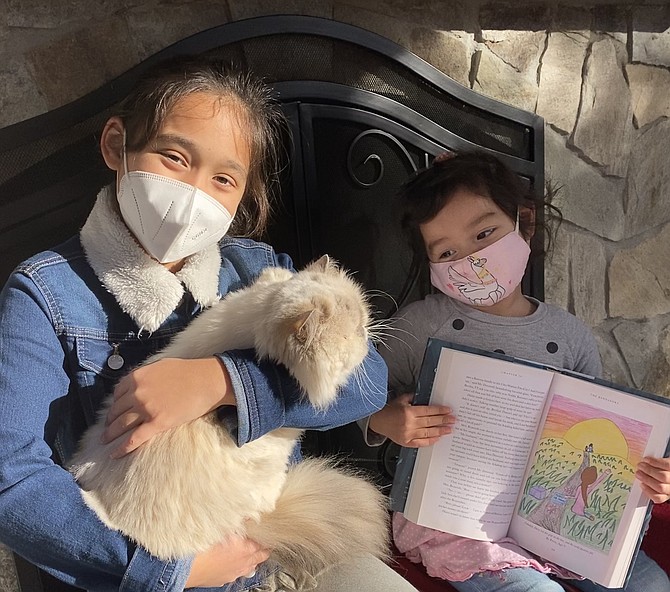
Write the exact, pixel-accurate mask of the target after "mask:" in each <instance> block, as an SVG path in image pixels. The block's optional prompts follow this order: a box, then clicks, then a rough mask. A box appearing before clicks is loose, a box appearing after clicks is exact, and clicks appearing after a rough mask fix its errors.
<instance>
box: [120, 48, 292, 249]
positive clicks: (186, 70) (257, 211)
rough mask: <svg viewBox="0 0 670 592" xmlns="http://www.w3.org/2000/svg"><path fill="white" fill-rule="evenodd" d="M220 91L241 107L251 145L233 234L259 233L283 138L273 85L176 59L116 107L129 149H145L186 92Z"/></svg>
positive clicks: (222, 65) (206, 61)
mask: <svg viewBox="0 0 670 592" xmlns="http://www.w3.org/2000/svg"><path fill="white" fill-rule="evenodd" d="M198 92H204V93H209V94H214V95H218V96H219V97H220V98H221V99H223V100H226V101H229V103H230V104H231V105H232V106H233V107H234V108H236V109H237V110H238V112H239V113H238V115H239V116H240V118H241V123H242V125H241V126H240V127H241V128H242V132H243V133H244V134H246V138H245V139H246V140H247V141H248V143H249V147H250V163H251V164H250V167H249V175H248V179H247V186H246V190H245V192H244V196H243V197H242V201H241V202H240V205H239V207H238V210H237V213H236V214H235V219H234V222H233V226H232V228H231V234H235V235H237V236H258V235H260V234H261V233H262V232H263V230H264V229H265V226H266V224H267V221H268V218H269V215H270V209H271V208H270V194H271V187H272V186H273V185H274V184H276V183H278V179H279V167H280V158H279V154H280V146H281V142H280V137H281V134H282V133H283V132H284V131H285V130H286V129H287V125H286V120H285V118H284V115H283V113H282V112H281V110H280V108H279V105H278V103H277V102H276V101H275V100H274V99H273V97H272V92H271V90H270V88H269V87H268V86H267V85H266V84H265V83H264V82H263V81H261V80H260V79H258V78H255V77H254V76H252V75H251V74H250V73H249V72H245V71H243V70H241V69H238V68H235V67H234V66H232V65H231V64H228V63H226V62H223V61H221V60H216V59H212V58H206V57H196V58H194V57H183V56H181V57H178V58H173V59H171V60H168V61H166V62H162V63H161V64H159V65H158V66H156V67H154V68H153V69H151V70H150V71H148V72H147V73H146V74H145V75H143V76H142V77H141V79H140V80H139V81H138V82H137V84H136V86H135V88H134V89H133V90H132V91H131V92H130V94H129V95H128V96H127V97H126V99H124V100H123V101H122V102H121V104H120V105H119V107H118V110H117V113H116V114H117V115H118V116H119V117H120V118H121V119H122V120H123V122H124V125H125V128H126V134H127V135H126V144H127V147H128V148H129V149H132V150H141V149H143V148H145V147H146V146H147V145H148V144H149V143H150V142H151V141H152V140H153V139H154V138H155V137H156V135H157V134H158V131H159V130H160V127H161V125H162V124H163V122H164V121H165V119H166V117H167V116H168V115H169V114H170V112H171V110H172V109H173V108H174V106H175V105H176V104H177V102H179V101H180V100H181V99H183V98H184V97H186V96H189V95H191V94H193V93H198Z"/></svg>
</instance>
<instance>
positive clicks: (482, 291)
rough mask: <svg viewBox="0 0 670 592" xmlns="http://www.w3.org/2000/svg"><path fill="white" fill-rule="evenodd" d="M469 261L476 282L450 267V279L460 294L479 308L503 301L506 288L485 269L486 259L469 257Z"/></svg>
mask: <svg viewBox="0 0 670 592" xmlns="http://www.w3.org/2000/svg"><path fill="white" fill-rule="evenodd" d="M467 260H468V261H469V262H470V267H471V268H472V271H473V272H474V274H475V276H476V277H477V281H476V282H475V281H473V280H471V279H470V278H468V277H466V276H465V275H463V274H462V273H459V272H458V271H457V270H456V269H455V267H454V266H451V267H449V279H450V280H451V281H452V282H453V283H454V285H455V286H456V287H457V288H458V290H459V291H460V293H461V294H462V295H463V296H464V297H465V298H467V299H468V300H469V301H470V302H472V304H475V305H477V306H483V305H486V304H488V305H491V304H495V303H496V302H499V301H500V300H502V298H503V297H504V295H505V288H503V287H502V286H501V285H500V284H499V283H498V280H497V279H496V278H495V277H494V276H493V275H492V274H491V273H490V272H489V271H488V269H486V267H484V265H485V263H486V259H485V258H479V257H472V256H468V257H467Z"/></svg>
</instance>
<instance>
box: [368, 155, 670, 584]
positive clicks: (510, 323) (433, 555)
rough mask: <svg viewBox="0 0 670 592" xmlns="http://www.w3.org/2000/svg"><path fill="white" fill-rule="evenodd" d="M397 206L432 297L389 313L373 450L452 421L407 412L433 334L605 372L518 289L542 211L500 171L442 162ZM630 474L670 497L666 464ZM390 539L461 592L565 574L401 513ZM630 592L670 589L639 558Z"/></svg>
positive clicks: (576, 334)
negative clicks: (423, 263) (424, 266)
mask: <svg viewBox="0 0 670 592" xmlns="http://www.w3.org/2000/svg"><path fill="white" fill-rule="evenodd" d="M402 198H403V199H404V201H405V205H406V215H405V218H404V220H403V223H404V226H405V227H406V229H407V230H408V231H409V232H410V234H411V236H412V238H413V241H414V243H415V245H416V249H417V252H420V253H422V254H423V255H425V257H426V258H427V260H428V264H429V266H430V276H431V282H432V284H433V285H434V286H435V287H436V288H437V289H438V290H439V292H437V293H435V294H431V295H429V296H428V297H426V298H425V299H424V300H422V301H419V302H414V303H412V304H410V305H408V306H407V307H405V308H404V309H402V310H401V311H399V313H398V315H397V320H396V321H395V323H394V326H395V327H396V328H397V337H398V339H394V340H392V341H391V342H390V343H389V344H388V345H389V348H390V349H388V350H382V356H383V357H384V358H385V360H386V362H387V365H388V367H389V390H390V391H391V396H392V397H393V396H395V398H392V399H391V401H390V402H389V403H388V404H387V406H386V407H385V408H384V409H382V410H381V411H379V412H377V413H376V414H374V415H373V416H372V417H371V418H370V419H369V429H368V431H367V434H366V437H367V439H368V442H369V443H370V444H373V445H374V444H378V443H380V442H381V441H383V437H388V438H391V439H392V440H393V441H394V442H396V443H398V444H400V445H402V446H410V447H419V446H428V445H430V444H433V443H434V442H435V441H436V440H437V439H438V438H440V437H441V436H443V435H444V434H448V433H450V431H451V429H452V424H453V423H454V421H457V418H454V417H453V416H451V414H450V409H448V408H446V407H440V406H412V405H411V401H412V397H413V392H414V389H415V386H416V381H417V377H418V374H419V369H420V365H421V361H422V356H423V351H424V349H425V346H426V341H427V339H428V338H429V337H437V338H440V339H444V340H447V341H451V342H454V343H459V344H462V345H467V346H473V347H477V348H479V349H485V350H489V351H497V352H500V353H505V354H508V355H511V356H515V357H518V358H525V359H530V360H535V361H537V362H540V363H546V364H549V365H552V366H557V367H562V368H567V369H570V370H576V371H578V372H582V373H584V374H589V375H595V376H598V375H600V374H601V363H600V358H599V355H598V350H597V346H596V342H595V339H594V337H593V335H592V334H591V332H590V331H589V329H588V328H587V327H586V326H585V325H584V324H583V323H581V322H580V321H579V320H577V319H576V318H575V317H574V316H573V315H571V314H569V313H567V312H565V311H563V310H560V309H558V308H555V307H553V306H551V305H548V304H545V303H543V302H540V301H538V300H536V299H534V298H530V297H527V296H524V295H523V294H522V292H521V284H520V282H521V278H522V276H523V273H524V270H525V268H526V263H527V261H528V256H529V254H530V248H529V243H530V239H531V237H532V236H533V232H534V228H535V220H536V218H535V215H534V213H535V212H538V211H541V208H543V207H544V205H545V204H544V203H543V201H542V200H537V199H536V198H534V197H533V195H532V194H530V193H529V192H528V191H527V190H524V187H523V185H522V183H521V182H520V179H519V178H518V177H517V176H516V175H515V174H514V173H513V172H512V171H510V170H509V169H508V168H507V167H506V166H504V165H503V163H501V162H500V161H499V160H498V159H496V158H495V157H492V156H489V155H486V154H482V153H470V154H460V155H457V156H451V155H443V156H440V157H438V158H436V159H435V161H434V162H433V164H432V166H431V167H429V168H428V169H426V170H424V171H422V172H420V173H419V174H418V175H417V176H416V177H415V178H413V179H412V180H411V181H410V182H409V183H408V184H407V185H406V186H405V187H404V189H403V192H402ZM637 477H638V478H639V479H640V481H641V483H642V487H643V489H644V490H645V492H646V493H647V494H648V495H649V497H650V498H651V499H652V500H653V501H654V502H662V501H665V500H666V499H668V497H670V496H669V495H668V494H670V462H669V459H649V458H647V459H644V462H643V463H640V465H639V466H638V472H637ZM393 534H394V539H395V543H396V545H397V547H398V548H399V549H400V550H401V551H402V552H404V553H405V554H406V555H407V556H408V557H409V558H410V559H412V560H413V561H416V562H423V564H424V565H425V566H426V568H427V571H428V573H429V574H431V575H433V576H435V577H440V578H443V579H446V580H449V581H450V582H451V583H452V586H453V587H454V588H456V589H457V590H460V591H462V592H489V591H490V592H494V591H503V590H504V591H505V592H522V591H523V592H526V591H531V590H532V591H535V592H539V591H547V592H549V591H559V590H561V589H562V588H561V586H560V585H559V584H558V583H557V582H556V581H554V580H552V579H550V578H549V577H548V575H547V574H550V573H552V572H553V573H556V574H557V575H564V576H567V575H569V574H561V573H558V568H556V567H555V566H551V565H547V564H546V563H544V562H542V560H541V559H539V558H536V557H534V556H532V555H530V554H529V553H528V552H526V551H524V550H523V549H521V548H520V547H518V546H517V545H516V544H515V543H514V541H512V540H510V539H506V540H504V541H500V542H499V543H489V542H484V541H475V540H471V539H464V538H460V537H457V536H454V535H450V534H446V533H442V532H438V531H435V530H431V529H429V528H425V527H421V526H418V525H416V524H413V523H411V522H409V521H408V520H406V519H405V518H404V517H403V516H402V515H401V514H396V515H395V516H394V521H393ZM570 582H571V584H573V585H574V586H576V587H578V588H580V589H582V590H605V589H604V588H602V587H600V586H598V585H596V584H594V583H592V582H590V581H586V580H584V581H578V580H570ZM627 589H628V590H634V591H637V592H661V591H668V590H670V583H669V582H668V578H667V576H666V575H665V573H664V572H663V571H662V570H661V569H660V567H659V566H658V565H657V564H656V563H655V562H654V561H652V560H651V559H650V558H648V557H647V556H646V555H645V554H644V553H643V552H640V555H639V557H638V559H637V562H636V564H635V568H634V573H633V576H632V579H631V582H630V584H629V586H628V588H627Z"/></svg>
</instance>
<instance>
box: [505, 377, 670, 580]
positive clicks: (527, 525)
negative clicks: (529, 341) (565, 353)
mask: <svg viewBox="0 0 670 592" xmlns="http://www.w3.org/2000/svg"><path fill="white" fill-rule="evenodd" d="M549 397H550V399H549V401H550V402H549V405H548V406H547V411H546V415H545V417H544V418H543V421H542V428H541V429H540V431H539V433H538V438H537V441H536V444H535V446H534V451H533V456H532V457H531V462H530V463H529V470H528V472H527V474H526V475H525V477H524V489H523V495H522V496H521V497H520V499H519V503H518V508H517V511H516V513H515V516H514V519H513V521H512V524H511V527H510V535H511V536H512V537H513V538H515V539H516V540H517V541H518V542H519V544H520V545H521V546H523V547H525V548H526V549H528V550H530V551H532V552H533V553H536V554H538V555H540V556H542V557H544V558H545V559H548V560H550V561H552V562H555V563H557V564H559V565H561V566H563V567H565V568H566V569H569V570H571V571H574V572H575V573H578V574H580V575H582V576H584V577H587V578H589V579H591V580H594V581H596V582H598V583H600V584H603V585H605V586H609V587H621V586H622V585H623V583H624V580H625V577H626V574H627V572H628V568H629V565H630V561H631V559H632V557H633V554H634V552H635V550H636V546H637V542H638V539H639V535H640V530H641V528H642V526H643V523H644V519H645V515H646V510H647V506H648V500H647V499H646V497H645V496H644V495H643V494H642V491H641V489H640V486H639V482H638V481H637V480H636V479H635V476H634V473H635V468H636V466H637V463H638V462H639V461H640V460H641V459H642V457H643V456H646V455H650V456H657V457H662V456H664V454H665V449H666V445H667V442H668V436H669V432H670V405H668V404H667V403H660V402H657V401H654V400H652V399H647V398H645V397H642V396H638V395H634V394H630V393H625V392H622V391H620V390H617V389H615V388H610V387H606V386H603V385H599V384H596V383H592V382H589V381H585V380H579V379H577V378H573V377H570V376H564V375H559V374H557V375H556V378H555V379H554V382H553V383H552V386H551V390H550V393H549Z"/></svg>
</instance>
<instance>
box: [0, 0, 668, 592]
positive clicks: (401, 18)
mask: <svg viewBox="0 0 670 592" xmlns="http://www.w3.org/2000/svg"><path fill="white" fill-rule="evenodd" d="M407 4H408V3H407V2H406V0H379V1H377V2H372V3H371V2H370V0H321V1H319V2H313V1H312V0H286V1H284V2H278V1H273V0H227V1H225V0H219V1H217V0H192V1H188V0H152V1H139V0H98V1H97V2H91V1H90V0H69V1H67V2H50V1H48V0H4V8H5V9H4V10H3V11H1V12H0V53H1V55H2V56H3V60H2V62H1V63H0V87H1V88H2V89H3V91H2V93H0V127H2V126H6V125H9V124H11V123H14V122H17V121H21V120H23V119H27V118H29V117H32V116H35V115H38V114H40V113H42V112H45V111H47V110H50V109H53V108H55V107H58V106H60V105H63V104H65V103H67V102H69V101H71V100H73V99H76V98H78V97H80V96H82V95H83V94H85V93H86V92H88V91H90V90H93V89H95V88H97V87H98V86H100V85H101V84H102V83H104V82H105V81H107V80H109V79H111V78H113V77H114V76H116V75H118V74H120V73H122V72H124V71H125V70H127V69H128V68H129V67H131V66H132V65H134V64H136V63H137V62H139V61H140V60H142V59H143V58H145V57H147V56H148V55H151V54H152V53H154V52H156V51H157V50H159V49H161V48H163V47H165V46H167V45H169V44H170V43H173V42H175V41H177V40H179V39H182V38H184V37H186V36H188V35H190V34H193V33H196V32H199V31H202V30H204V29H206V28H209V27H212V26H215V25H220V24H223V23H226V22H229V21H231V20H238V19H242V18H248V17H252V16H259V15H265V14H274V13H283V14H306V15H314V16H321V17H325V18H331V19H334V20H338V21H342V22H347V23H351V24H355V25H358V26H360V27H363V28H366V29H369V30H371V31H374V32H376V33H379V34H381V35H383V36H385V37H388V38H390V39H392V40H393V41H395V42H397V43H399V44H401V45H403V46H405V47H407V48H408V49H410V50H411V51H413V52H414V53H416V54H417V55H419V56H421V57H423V58H424V59H425V60H427V61H428V62H430V63H432V64H433V65H434V66H436V67H437V68H439V69H441V70H442V71H443V72H445V73H446V74H448V75H449V76H451V77H452V78H454V79H455V80H457V81H458V82H460V83H461V84H464V85H466V86H468V87H470V88H473V89H475V90H476V91H478V92H481V93H483V94H486V95H489V96H491V97H494V98H496V99H499V100H500V101H503V102H506V103H509V104H512V105H515V106H518V107H521V108H524V109H527V110H530V111H535V112H537V113H538V114H540V115H541V116H543V117H544V118H545V120H546V165H547V175H548V177H549V178H550V179H551V180H552V181H553V182H554V184H556V185H559V186H560V187H561V191H560V193H559V195H558V197H557V200H556V204H557V205H559V206H560V207H561V209H562V211H563V214H564V218H565V222H564V223H563V225H562V226H561V228H560V230H559V232H558V235H557V238H556V241H555V249H554V252H553V255H552V256H551V258H550V259H548V261H547V270H546V297H547V300H548V301H550V302H554V303H556V304H558V305H561V306H564V307H565V308H567V309H569V310H570V311H572V312H574V313H575V314H576V315H578V316H579V317H581V318H582V319H584V320H585V321H586V322H587V323H588V324H589V325H590V326H591V327H593V329H594V331H595V333H596V335H597V337H598V341H599V345H600V349H601V354H602V357H603V362H604V366H605V374H606V376H607V377H609V378H610V379H612V380H614V381H616V382H620V383H623V384H628V385H634V386H636V387H639V388H644V389H648V390H652V391H655V392H658V393H662V394H664V395H670V381H669V378H668V377H669V376H670V374H669V371H670V367H669V366H670V266H669V265H668V261H669V260H670V167H668V166H667V155H668V154H670V121H669V120H668V115H670V30H668V31H666V29H668V27H669V26H670V9H669V8H668V7H667V6H665V5H664V3H662V2H661V1H660V0H659V1H658V2H656V3H655V2H654V1H653V0H651V1H647V2H645V3H644V5H642V6H640V4H641V3H639V2H638V3H635V4H633V3H632V2H631V3H627V2H625V1H621V0H619V1H611V2H608V1H603V0H600V1H597V0H594V1H593V2H590V3H589V2H586V3H579V2H576V1H575V2H572V1H570V0H566V1H565V2H562V3H560V4H559V3H557V2H541V1H536V2H532V1H529V2H523V1H522V2H509V3H504V2H491V3H485V2H483V1H482V2H477V1H464V2H462V3H459V2H449V1H447V0H441V1H440V0H415V1H414V2H412V9H411V10H408V9H407ZM54 73H57V75H54ZM0 551H1V549H0ZM3 565H4V566H5V568H4V571H3V569H2V566H3ZM16 589H17V587H16V584H15V580H14V577H13V568H12V563H11V559H10V558H4V555H3V554H2V553H1V552H0V592H8V591H12V592H13V591H14V590H16Z"/></svg>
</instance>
